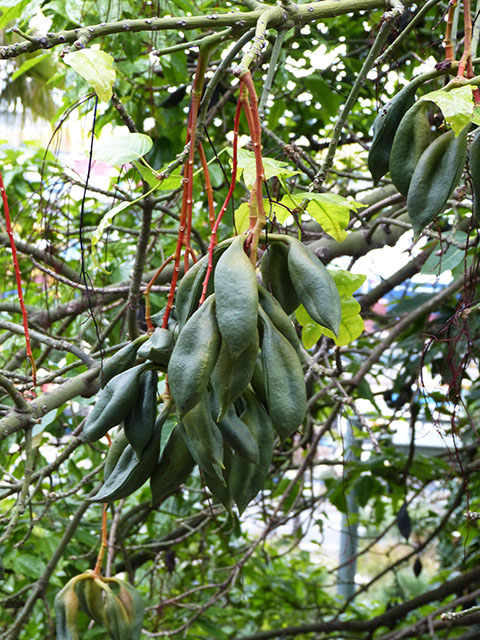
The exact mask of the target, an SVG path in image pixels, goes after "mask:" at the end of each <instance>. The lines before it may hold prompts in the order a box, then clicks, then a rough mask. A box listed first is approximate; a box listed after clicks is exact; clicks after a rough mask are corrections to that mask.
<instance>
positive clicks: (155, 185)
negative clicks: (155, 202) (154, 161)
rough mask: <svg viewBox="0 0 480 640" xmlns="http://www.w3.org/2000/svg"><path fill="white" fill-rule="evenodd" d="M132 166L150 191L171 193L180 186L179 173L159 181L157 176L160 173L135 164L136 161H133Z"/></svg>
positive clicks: (139, 163)
mask: <svg viewBox="0 0 480 640" xmlns="http://www.w3.org/2000/svg"><path fill="white" fill-rule="evenodd" d="M133 164H134V166H135V168H136V169H137V171H138V172H139V173H140V175H141V176H142V178H143V179H144V180H145V182H146V183H147V184H148V185H149V186H150V187H152V189H158V190H159V191H173V190H174V189H178V188H179V187H180V186H181V185H182V176H181V175H180V174H179V173H172V175H171V176H168V178H165V179H164V180H159V179H158V178H157V176H158V175H160V173H161V172H160V171H152V170H151V169H149V168H148V167H146V166H145V165H144V164H143V163H141V162H137V160H134V161H133Z"/></svg>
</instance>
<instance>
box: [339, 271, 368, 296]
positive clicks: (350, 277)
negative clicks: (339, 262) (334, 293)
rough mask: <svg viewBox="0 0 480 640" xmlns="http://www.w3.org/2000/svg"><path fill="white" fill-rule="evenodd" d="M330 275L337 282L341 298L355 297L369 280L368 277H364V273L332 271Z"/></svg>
mask: <svg viewBox="0 0 480 640" xmlns="http://www.w3.org/2000/svg"><path fill="white" fill-rule="evenodd" d="M330 275H331V276H332V278H333V279H334V280H335V284H336V286H337V289H338V293H339V294H340V298H347V297H349V296H351V295H353V294H354V293H355V291H356V290H357V289H358V288H359V287H361V286H362V284H363V283H364V282H365V280H366V279H367V276H365V275H363V273H352V272H351V271H344V270H343V269H337V270H335V271H330Z"/></svg>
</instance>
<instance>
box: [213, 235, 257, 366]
mask: <svg viewBox="0 0 480 640" xmlns="http://www.w3.org/2000/svg"><path fill="white" fill-rule="evenodd" d="M244 242H245V237H244V236H237V237H236V238H234V240H233V242H232V243H231V244H230V246H229V247H228V249H227V250H226V251H225V253H223V254H222V256H221V257H220V259H219V261H218V264H217V267H216V269H215V272H214V288H215V306H216V313H217V321H218V327H219V329H220V333H221V334H222V340H223V341H224V342H225V344H226V345H227V347H228V350H229V351H230V354H231V355H232V358H238V357H239V356H240V354H241V353H243V352H244V351H245V348H246V346H248V345H250V344H252V343H253V342H254V341H255V335H256V331H257V305H258V292H257V279H256V276H255V269H254V268H253V265H252V263H251V262H250V260H249V259H248V257H247V254H246V253H245V251H244V249H243V245H244Z"/></svg>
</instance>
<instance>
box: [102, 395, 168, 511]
mask: <svg viewBox="0 0 480 640" xmlns="http://www.w3.org/2000/svg"><path fill="white" fill-rule="evenodd" d="M169 414H170V406H166V407H164V409H163V411H162V413H161V414H160V416H159V417H158V419H157V422H156V424H155V428H154V430H153V434H152V437H151V439H150V441H149V442H148V444H147V446H146V447H145V449H144V451H143V453H142V456H141V457H140V458H138V457H137V454H136V453H135V450H134V449H133V447H132V446H131V445H130V444H128V445H127V446H126V447H125V449H124V450H123V453H122V454H121V456H120V457H119V459H118V462H117V464H116V465H115V467H114V469H113V470H112V471H111V472H110V475H109V476H108V478H106V480H105V482H104V483H103V485H102V487H100V490H99V491H98V493H97V494H96V495H95V496H93V498H90V500H91V501H92V502H113V501H114V500H120V499H122V498H126V497H127V496H129V495H130V494H132V493H134V491H137V489H140V487H141V486H142V485H143V484H144V483H145V482H146V481H147V480H148V478H150V476H151V475H152V473H153V471H154V469H155V465H156V464H157V461H158V455H159V453H160V434H161V429H162V426H163V423H164V422H165V420H166V419H167V418H168V416H169Z"/></svg>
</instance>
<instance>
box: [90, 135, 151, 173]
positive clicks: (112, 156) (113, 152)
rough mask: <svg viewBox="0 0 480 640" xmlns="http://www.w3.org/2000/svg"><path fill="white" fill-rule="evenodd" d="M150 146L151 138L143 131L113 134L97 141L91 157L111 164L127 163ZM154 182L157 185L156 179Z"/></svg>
mask: <svg viewBox="0 0 480 640" xmlns="http://www.w3.org/2000/svg"><path fill="white" fill-rule="evenodd" d="M152 146H153V140H152V139H151V138H150V136H147V135H145V134H144V133H127V134H123V135H121V136H115V135H114V136H113V137H112V138H110V139H109V140H105V141H102V142H99V143H98V145H96V147H95V149H94V153H93V159H94V160H100V161H101V162H107V163H108V164H113V165H122V164H127V163H128V162H133V161H134V160H138V159H139V158H141V157H142V156H144V155H145V154H146V153H148V152H149V151H150V149H151V148H152ZM145 168H146V167H145ZM156 183H157V185H158V180H156ZM151 186H155V185H151Z"/></svg>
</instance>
